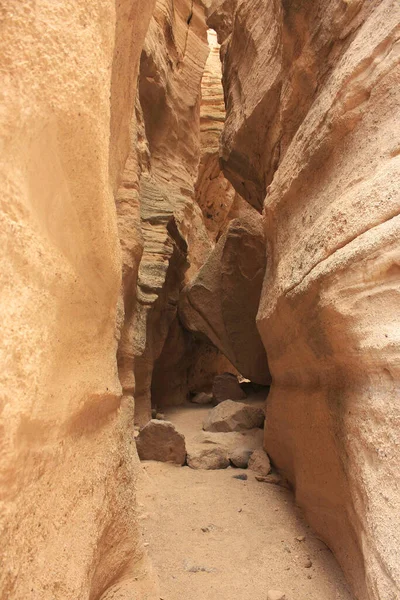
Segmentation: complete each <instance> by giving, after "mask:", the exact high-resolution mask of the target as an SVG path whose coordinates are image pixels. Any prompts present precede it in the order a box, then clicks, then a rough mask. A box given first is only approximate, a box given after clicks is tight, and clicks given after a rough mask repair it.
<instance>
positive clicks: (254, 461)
mask: <svg viewBox="0 0 400 600" xmlns="http://www.w3.org/2000/svg"><path fill="white" fill-rule="evenodd" d="M248 467H249V469H251V470H252V471H255V472H256V473H258V474H259V475H262V476H263V477H266V476H267V475H268V474H269V473H270V472H271V463H270V461H269V457H268V454H267V453H266V452H265V450H263V449H262V448H258V449H257V450H255V451H254V452H253V453H252V455H251V456H250V459H249V461H248Z"/></svg>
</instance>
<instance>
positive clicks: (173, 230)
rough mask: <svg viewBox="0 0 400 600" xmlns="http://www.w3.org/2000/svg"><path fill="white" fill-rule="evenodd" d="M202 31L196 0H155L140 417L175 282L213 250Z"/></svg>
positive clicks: (143, 202) (146, 115) (144, 98)
mask: <svg viewBox="0 0 400 600" xmlns="http://www.w3.org/2000/svg"><path fill="white" fill-rule="evenodd" d="M206 33H207V27H206V24H205V20H204V13H203V9H202V7H201V5H200V3H199V2H189V1H188V0H180V1H179V2H173V1H172V0H158V1H157V3H156V8H155V11H154V14H153V18H152V20H151V22H150V27H149V30H148V33H147V36H146V40H145V45H144V50H143V53H142V56H141V65H140V75H139V103H140V107H141V113H142V120H143V131H142V138H143V141H142V144H143V145H145V146H146V148H145V149H146V152H145V153H144V157H145V160H142V161H141V165H142V168H141V177H140V184H139V196H140V229H141V234H142V238H143V255H142V258H141V261H140V265H139V268H138V273H137V301H136V304H135V307H134V318H133V328H132V335H131V336H130V340H129V345H130V348H132V347H133V352H132V350H131V352H132V354H133V356H134V357H135V358H134V376H131V379H132V380H133V381H134V383H135V402H136V413H135V418H136V422H137V423H140V424H144V423H146V422H147V421H148V419H149V417H150V410H151V383H152V378H153V369H154V363H155V361H156V360H157V359H158V358H159V357H160V354H161V352H162V349H163V346H164V343H165V340H166V339H167V336H168V332H169V329H170V326H171V324H172V323H173V322H174V320H175V319H176V313H177V308H176V306H177V302H178V297H179V291H180V288H181V287H182V286H183V284H184V282H185V281H186V277H189V276H190V274H191V273H193V272H195V271H196V270H197V269H198V268H199V267H200V265H201V264H202V263H203V262H204V260H205V259H206V257H207V256H208V254H209V253H210V252H211V249H212V246H211V241H210V240H209V237H208V234H207V231H206V228H205V226H204V223H203V217H202V213H201V210H200V208H199V207H198V205H197V203H196V202H195V200H194V184H195V182H196V178H197V166H198V162H199V156H200V142H199V137H200V85H201V78H202V74H203V70H204V65H205V62H206V59H207V55H208V45H207V37H206ZM186 271H187V274H186ZM130 348H128V352H129V350H130ZM131 371H132V370H131Z"/></svg>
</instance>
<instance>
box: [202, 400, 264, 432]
mask: <svg viewBox="0 0 400 600" xmlns="http://www.w3.org/2000/svg"><path fill="white" fill-rule="evenodd" d="M264 418H265V416H264V411H263V410H262V408H258V407H256V406H250V405H249V404H244V403H243V402H234V401H233V400H225V402H221V404H218V406H216V407H215V408H213V409H211V410H210V412H209V413H208V415H207V417H206V418H205V419H204V423H203V429H204V431H219V432H228V431H242V430H243V429H254V428H255V427H262V426H263V423H264Z"/></svg>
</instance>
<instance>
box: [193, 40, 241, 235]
mask: <svg viewBox="0 0 400 600" xmlns="http://www.w3.org/2000/svg"><path fill="white" fill-rule="evenodd" d="M208 44H209V46H210V54H209V56H208V59H207V62H206V65H205V69H204V74H203V78H202V81H201V105H200V144H201V150H200V152H201V158H200V164H199V168H198V177H197V182H196V188H195V190H196V202H197V203H198V205H199V206H200V208H201V210H202V213H203V217H204V223H205V226H206V228H207V231H208V234H209V236H210V239H211V241H212V242H215V240H216V239H217V237H218V235H219V233H220V231H221V230H222V228H223V227H224V224H225V222H226V221H227V219H229V213H230V210H231V207H232V204H233V202H234V200H235V195H236V194H235V190H234V189H233V187H232V185H231V184H230V182H229V181H228V180H227V179H226V178H225V175H224V174H223V172H222V170H221V167H220V164H219V142H220V137H221V134H222V131H223V128H224V123H225V103H224V91H223V88H222V82H221V77H222V73H221V60H220V57H219V50H220V46H219V44H218V42H217V35H216V33H215V32H213V31H211V30H209V31H208Z"/></svg>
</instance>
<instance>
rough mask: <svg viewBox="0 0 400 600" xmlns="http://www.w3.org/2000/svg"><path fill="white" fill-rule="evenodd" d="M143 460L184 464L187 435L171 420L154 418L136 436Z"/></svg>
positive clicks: (139, 452) (140, 456) (138, 449)
mask: <svg viewBox="0 0 400 600" xmlns="http://www.w3.org/2000/svg"><path fill="white" fill-rule="evenodd" d="M136 447H137V451H138V454H139V458H140V459H141V460H158V461H160V462H173V463H176V464H178V465H183V464H184V463H185V460H186V446H185V436H183V435H182V434H181V433H179V431H177V430H176V429H175V426H174V425H173V423H170V422H169V421H159V420H156V419H152V420H151V421H149V422H148V423H147V425H145V426H144V427H143V429H141V431H140V433H139V435H138V437H137V438H136Z"/></svg>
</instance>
